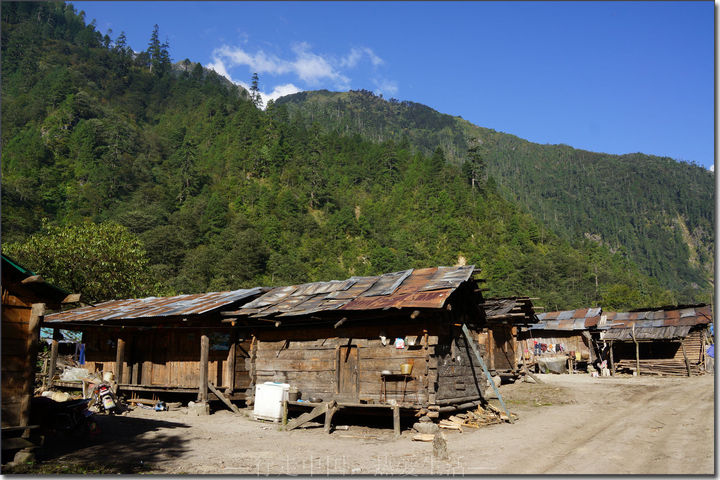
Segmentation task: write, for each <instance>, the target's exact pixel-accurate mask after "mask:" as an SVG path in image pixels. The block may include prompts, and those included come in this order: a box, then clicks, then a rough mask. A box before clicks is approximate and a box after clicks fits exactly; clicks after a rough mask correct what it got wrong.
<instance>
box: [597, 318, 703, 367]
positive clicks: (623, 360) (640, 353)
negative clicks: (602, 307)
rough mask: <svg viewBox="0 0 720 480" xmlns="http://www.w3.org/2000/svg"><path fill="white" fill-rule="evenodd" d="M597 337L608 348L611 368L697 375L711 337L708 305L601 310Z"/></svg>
mask: <svg viewBox="0 0 720 480" xmlns="http://www.w3.org/2000/svg"><path fill="white" fill-rule="evenodd" d="M603 316H604V317H606V319H607V328H606V329H603V330H601V331H599V332H598V338H599V340H600V341H602V342H603V344H605V345H607V347H608V348H609V359H610V368H611V370H613V371H617V372H634V373H636V374H640V375H687V376H691V375H698V374H701V373H703V372H704V371H705V360H706V357H705V350H706V347H707V346H708V345H709V344H710V342H711V341H712V335H710V334H709V332H708V326H709V325H710V324H711V323H712V310H711V308H710V306H709V305H695V306H676V307H664V308H660V309H655V310H645V311H633V312H604V314H603Z"/></svg>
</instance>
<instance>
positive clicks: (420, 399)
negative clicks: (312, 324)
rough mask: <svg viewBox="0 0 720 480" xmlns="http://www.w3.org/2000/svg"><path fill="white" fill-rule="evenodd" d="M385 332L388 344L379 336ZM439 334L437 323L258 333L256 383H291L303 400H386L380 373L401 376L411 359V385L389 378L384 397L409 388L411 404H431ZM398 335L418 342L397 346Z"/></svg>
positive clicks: (398, 396)
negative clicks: (401, 366)
mask: <svg viewBox="0 0 720 480" xmlns="http://www.w3.org/2000/svg"><path fill="white" fill-rule="evenodd" d="M381 332H382V333H384V334H385V337H386V339H387V340H386V345H383V344H382V341H381V339H380V338H379V335H380V333H381ZM437 333H438V332H437V327H436V326H433V325H428V324H425V325H423V324H412V325H387V326H383V327H372V328H370V327H347V328H341V329H333V328H312V329H297V330H288V329H282V330H281V329H278V330H265V331H258V332H257V333H256V335H257V342H256V343H255V345H254V348H253V352H252V357H253V358H254V372H253V373H254V378H253V380H254V382H253V383H254V384H259V383H264V382H270V381H272V382H283V383H289V384H290V385H291V386H293V387H297V388H298V390H299V391H300V392H301V396H302V398H303V399H310V398H313V397H317V398H321V399H323V400H331V399H340V400H344V401H353V400H355V401H359V400H364V401H368V402H370V403H381V402H382V400H381V390H382V387H383V382H382V376H381V372H382V371H383V370H389V371H390V372H392V373H393V374H396V373H399V372H400V365H401V364H403V363H412V364H413V369H412V372H411V374H410V377H409V378H407V382H406V384H404V383H405V381H406V379H405V378H402V377H400V376H392V377H388V378H387V379H386V382H385V387H386V395H385V400H389V399H395V400H396V401H398V402H402V400H403V399H402V397H403V394H402V391H403V387H404V388H405V402H406V403H415V404H423V403H427V402H428V400H429V390H433V389H434V384H435V382H436V381H437V366H436V365H435V364H433V363H432V357H433V355H434V353H435V346H436V345H437V343H438V335H437ZM395 338H403V339H404V340H406V341H408V340H409V341H414V345H409V344H408V343H406V347H405V348H403V349H397V348H395V346H394V341H395ZM348 350H350V353H348ZM351 357H352V358H351ZM350 363H352V365H350ZM343 365H350V370H354V368H353V367H355V366H356V367H357V371H356V373H353V372H346V371H344V367H343ZM339 366H340V368H338V367H339ZM345 374H347V375H345ZM341 390H342V391H341Z"/></svg>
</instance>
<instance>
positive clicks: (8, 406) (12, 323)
mask: <svg viewBox="0 0 720 480" xmlns="http://www.w3.org/2000/svg"><path fill="white" fill-rule="evenodd" d="M31 314H32V305H30V304H27V303H25V302H23V301H22V300H21V299H19V298H17V297H15V296H14V295H12V294H10V292H8V291H7V290H5V289H3V291H2V341H1V345H0V347H1V348H2V358H1V359H0V360H1V361H2V365H1V373H2V392H1V393H2V412H1V413H2V426H3V427H12V426H20V425H23V426H24V425H27V424H28V421H29V414H30V399H31V398H32V394H33V384H34V380H35V360H36V359H37V343H38V340H39V335H40V331H39V324H38V325H35V326H34V328H33V326H31V324H30V318H31Z"/></svg>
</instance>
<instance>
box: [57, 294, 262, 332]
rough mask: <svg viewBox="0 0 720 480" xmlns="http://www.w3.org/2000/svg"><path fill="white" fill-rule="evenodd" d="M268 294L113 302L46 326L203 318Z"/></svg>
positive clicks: (62, 315) (76, 311)
mask: <svg viewBox="0 0 720 480" xmlns="http://www.w3.org/2000/svg"><path fill="white" fill-rule="evenodd" d="M265 291H267V289H266V288H262V287H255V288H251V289H244V290H233V291H229V292H211V293H196V294H189V295H177V296H175V297H147V298H137V299H127V300H110V301H109V302H103V303H99V304H97V305H95V306H89V307H82V308H76V309H73V310H67V311H64V312H60V313H54V314H52V315H48V316H46V317H45V323H70V322H72V323H85V322H97V321H101V320H130V319H140V318H151V317H171V316H188V315H199V314H202V313H207V312H210V311H213V310H217V309H219V308H222V307H229V306H232V305H234V304H237V302H240V301H241V300H245V299H248V298H250V297H253V296H255V295H259V294H261V293H263V292H265Z"/></svg>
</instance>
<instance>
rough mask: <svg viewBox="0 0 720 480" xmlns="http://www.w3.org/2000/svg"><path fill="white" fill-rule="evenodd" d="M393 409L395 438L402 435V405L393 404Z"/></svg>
mask: <svg viewBox="0 0 720 480" xmlns="http://www.w3.org/2000/svg"><path fill="white" fill-rule="evenodd" d="M392 410H393V431H394V433H395V438H399V437H400V407H399V406H398V405H393V406H392Z"/></svg>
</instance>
